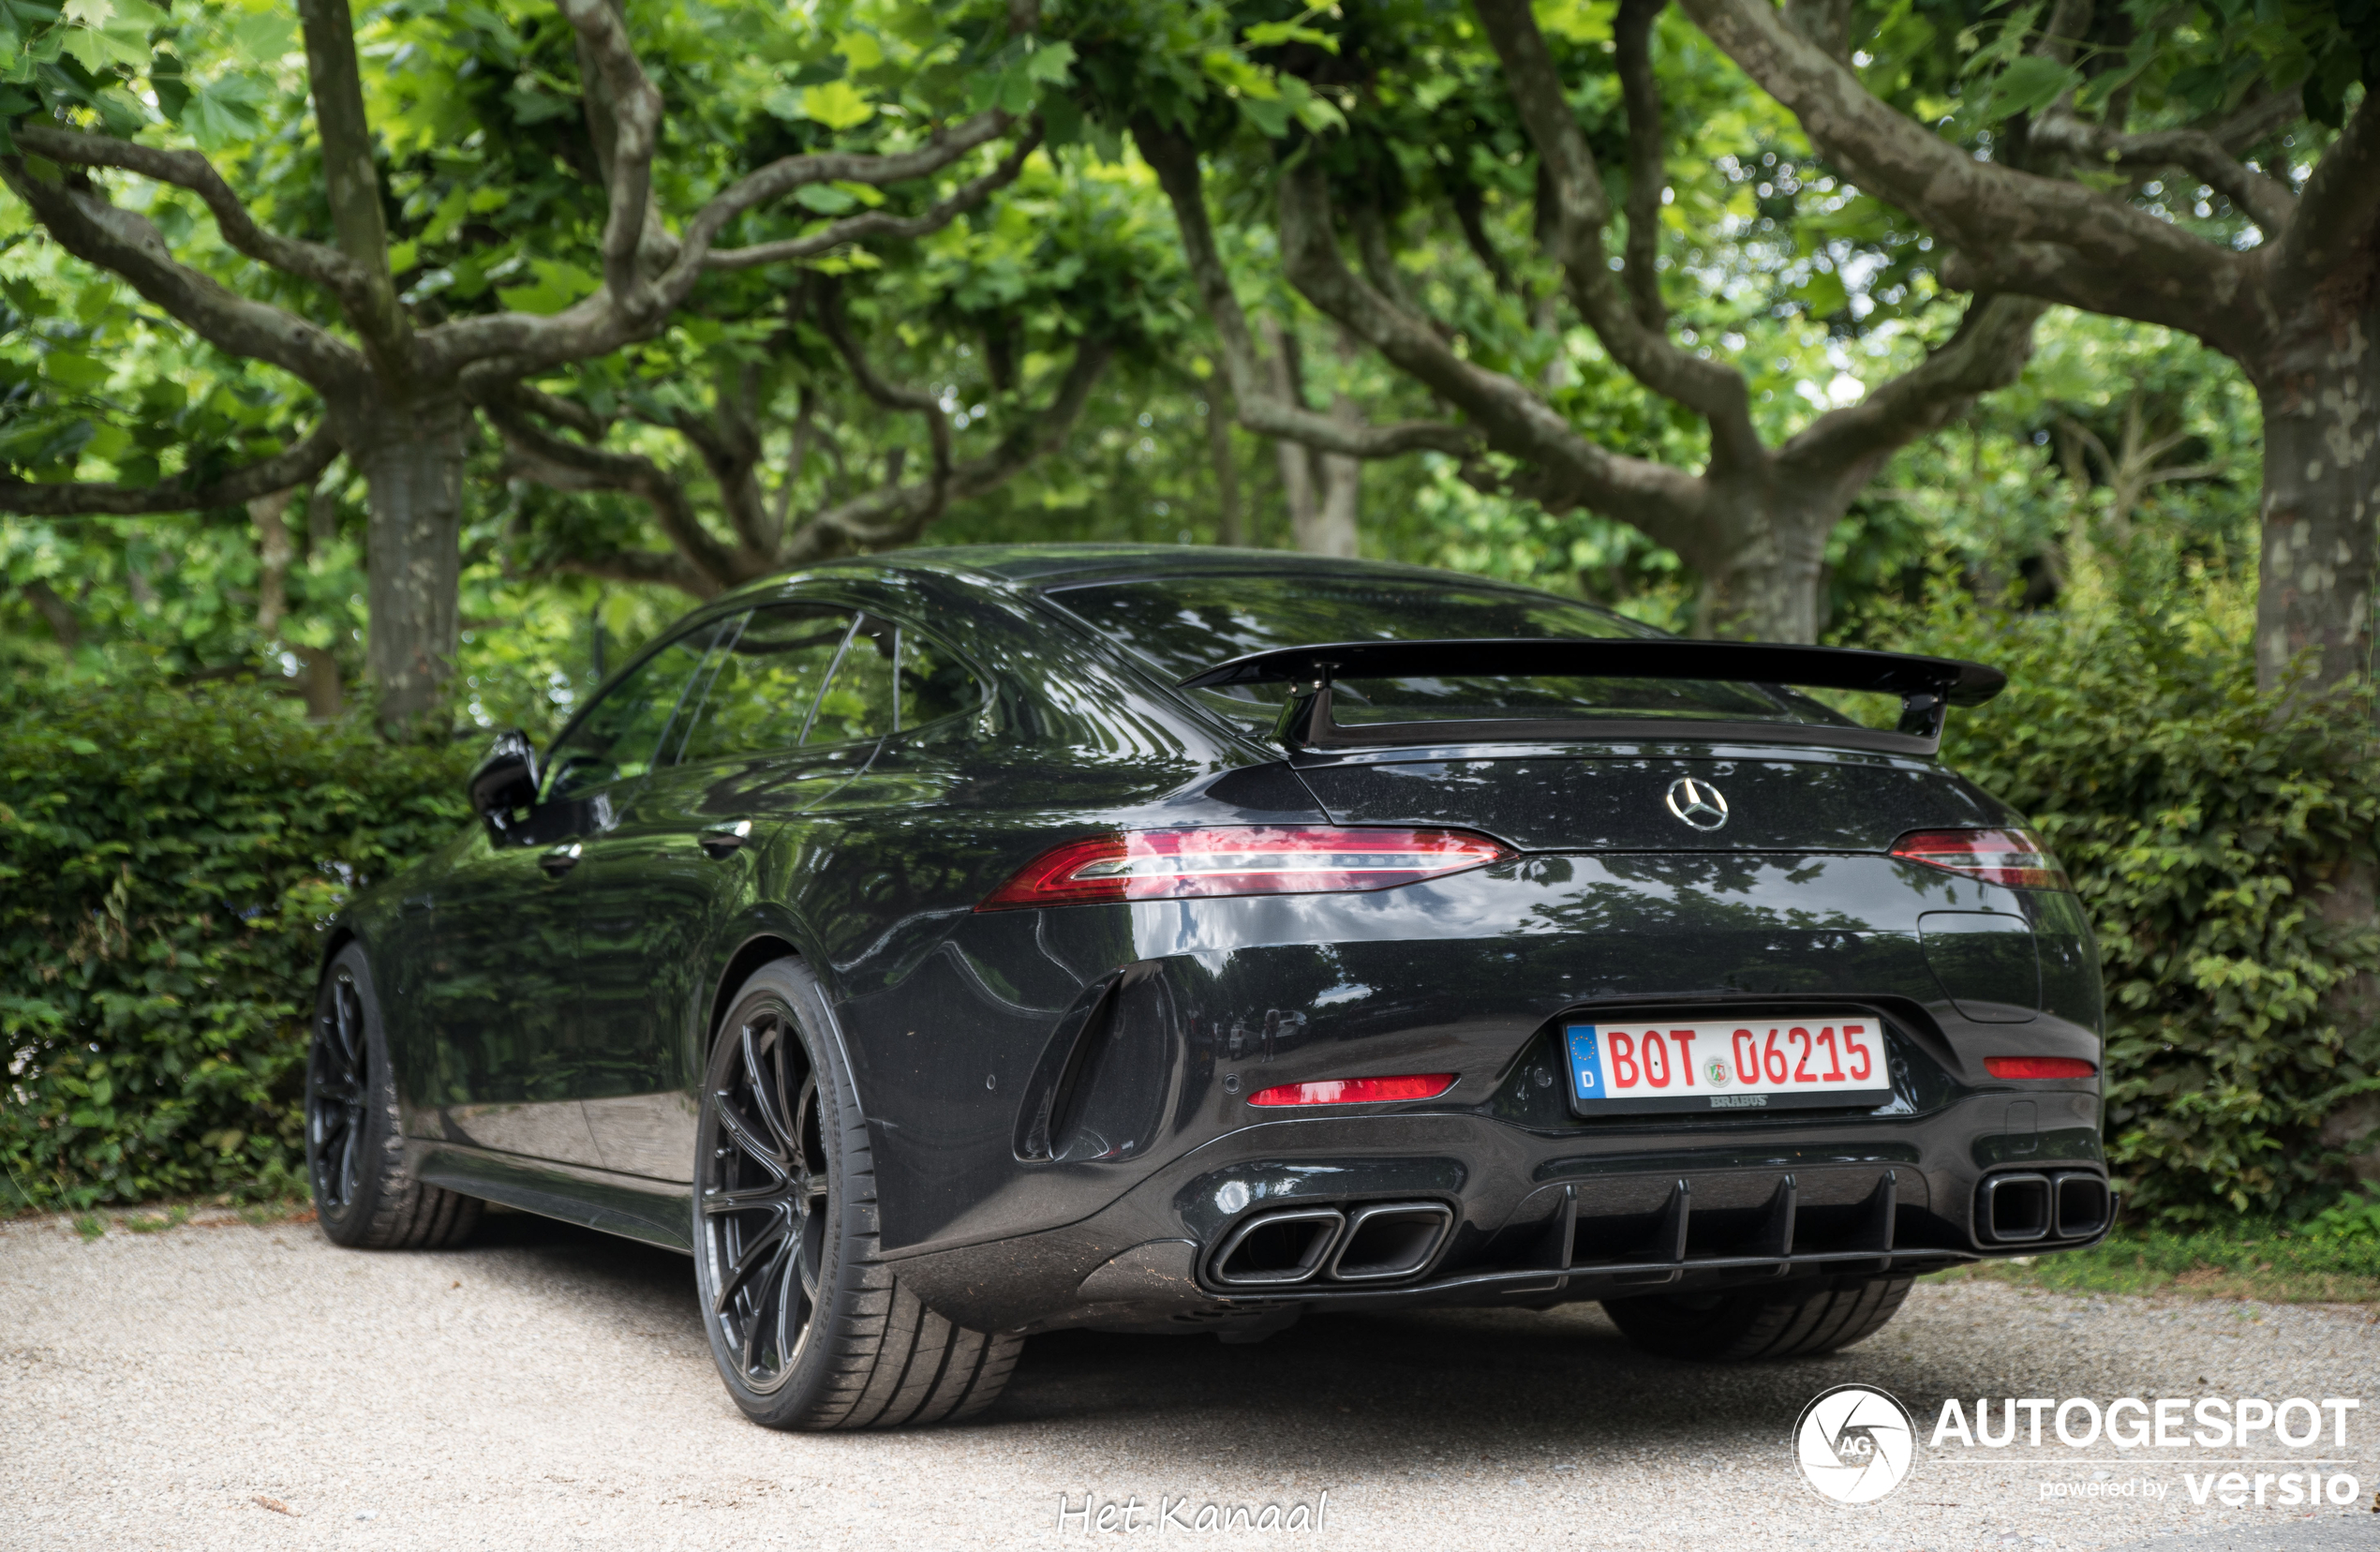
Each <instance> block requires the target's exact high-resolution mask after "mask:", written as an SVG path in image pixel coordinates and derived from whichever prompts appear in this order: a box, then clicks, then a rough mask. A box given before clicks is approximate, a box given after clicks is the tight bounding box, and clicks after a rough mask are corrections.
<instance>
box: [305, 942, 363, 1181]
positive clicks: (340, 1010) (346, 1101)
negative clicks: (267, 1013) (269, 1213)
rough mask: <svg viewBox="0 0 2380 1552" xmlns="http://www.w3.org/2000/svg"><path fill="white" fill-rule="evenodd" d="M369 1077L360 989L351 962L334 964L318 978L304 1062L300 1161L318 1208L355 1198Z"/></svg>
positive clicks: (359, 1178) (360, 1166)
mask: <svg viewBox="0 0 2380 1552" xmlns="http://www.w3.org/2000/svg"><path fill="white" fill-rule="evenodd" d="M369 1077H370V1063H369V1061H368V1059H367V1052H366V1047H365V1044H364V994H363V993H362V992H360V991H358V990H357V988H356V984H355V972H354V970H353V968H352V967H350V966H348V965H334V966H333V967H332V969H331V973H330V974H329V975H327V976H325V977H323V978H322V995H321V997H320V1000H319V1002H318V1003H317V1005H316V1007H315V1012H314V1050H313V1052H312V1053H311V1055H310V1056H309V1057H308V1058H307V1061H306V1064H305V1161H306V1171H307V1173H308V1175H309V1176H310V1177H311V1178H312V1180H313V1183H314V1204H315V1209H316V1211H317V1212H318V1213H343V1212H344V1211H345V1210H346V1209H347V1208H348V1207H349V1206H350V1204H351V1203H352V1202H353V1201H355V1193H356V1189H357V1187H358V1186H359V1184H360V1183H361V1171H362V1168H363V1162H364V1158H363V1149H364V1086H365V1083H366V1082H368V1080H369Z"/></svg>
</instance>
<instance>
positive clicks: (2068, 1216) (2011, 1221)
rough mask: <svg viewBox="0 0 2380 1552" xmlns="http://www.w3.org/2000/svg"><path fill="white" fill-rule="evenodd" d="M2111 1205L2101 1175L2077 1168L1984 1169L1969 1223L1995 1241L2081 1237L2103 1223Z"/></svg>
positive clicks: (2025, 1242)
mask: <svg viewBox="0 0 2380 1552" xmlns="http://www.w3.org/2000/svg"><path fill="white" fill-rule="evenodd" d="M2114 1210H2115V1199H2114V1198H2113V1197H2112V1196H2111V1195H2110V1194H2109V1192H2108V1190H2107V1181H2106V1179H2105V1176H2102V1175H2099V1174H2096V1173H2092V1172H2090V1171H2081V1170H2065V1171H2058V1172H2057V1173H2054V1174H2041V1173H2023V1174H1996V1175H1989V1176H1986V1178H1985V1180H1984V1183H1983V1184H1982V1185H1981V1186H1977V1187H1976V1192H1975V1227H1976V1228H1977V1230H1978V1231H1980V1233H1981V1237H1983V1238H1984V1239H1986V1240H1989V1241H1992V1242H1994V1243H1997V1244H2001V1245H2030V1244H2031V1243H2033V1242H2035V1241H2038V1240H2049V1239H2060V1240H2067V1239H2085V1238H2088V1237H2090V1235H2092V1234H2096V1233H2098V1232H2099V1231H2102V1230H2104V1229H2105V1228H2106V1227H2107V1224H2108V1220H2109V1219H2110V1217H2111V1216H2113V1214H2114Z"/></svg>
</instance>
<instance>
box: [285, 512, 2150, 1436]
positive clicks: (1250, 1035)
mask: <svg viewBox="0 0 2380 1552" xmlns="http://www.w3.org/2000/svg"><path fill="white" fill-rule="evenodd" d="M2000 685H2001V676H2000V675H1999V674H1997V673H1996V672H1994V671H1992V670H1990V669H1988V668H1985V667H1981V666H1979V665H1977V664H1968V663H1956V662H1950V661H1946V660H1941V659H1935V658H1922V657H1911V656H1902V655H1895V654H1888V653H1878V652H1857V651H1842V650H1833V649H1820V648H1810V647H1779V646H1764V645H1757V644H1741V643H1714V642H1695V641H1682V640H1677V639H1674V638H1671V637H1666V636H1663V635H1660V634H1658V633H1655V632H1652V631H1650V630H1647V629H1645V628H1644V627H1641V626H1638V625H1635V624H1632V623H1630V622H1629V621H1627V620H1625V619H1620V618H1618V617H1616V616H1614V615H1612V614H1610V613H1607V612H1605V611H1602V610H1599V609H1596V608H1592V607H1589V606H1587V605H1585V604H1580V603H1577V602H1575V601H1572V600H1569V599H1564V598H1558V597H1554V596H1552V595H1550V594H1545V593H1540V592H1536V591H1532V590H1529V589H1521V588H1514V587H1507V586H1501V585H1497V584H1495V583H1491V582H1485V581H1481V580H1479V579H1476V578H1472V577H1465V576H1457V575H1448V574H1444V573H1437V572H1430V571H1422V570H1417V569H1413V568H1407V567H1400V566H1391V565H1376V564H1365V563H1358V562H1352V561H1335V560H1316V559H1311V558H1304V557H1298V556H1291V555H1284V554H1274V553H1263V554H1257V553H1251V552H1234V551H1213V550H1189V549H1165V548H1150V547H1130V546H1079V547H1070V548H1000V549H990V548H987V549H949V550H940V551H934V550H923V551H910V552H906V553H902V554H899V555H894V556H888V557H883V558H878V559H874V560H860V561H853V562H849V563H842V564H834V565H827V566H822V567H820V568H818V569H817V570H815V571H811V572H809V573H807V574H804V575H798V576H794V577H791V578H787V579H783V580H780V581H775V582H771V583H767V584H766V585H762V586H757V587H753V588H750V589H745V590H743V591H741V592H738V593H736V594H733V595H731V596H729V597H725V598H722V599H720V600H718V601H717V602H715V603H713V604H707V605H705V606H704V607H702V608H701V609H699V610H697V611H695V612H694V613H693V614H692V615H691V616H689V617H688V618H687V619H685V620H684V621H683V622H682V623H681V624H680V625H679V626H677V628H676V629H674V630H672V631H671V632H669V633H668V634H667V635H666V636H665V638H664V639H662V641H661V642H660V644H659V645H657V646H655V647H653V648H652V649H649V650H647V652H645V653H644V654H643V655H642V656H641V657H640V658H638V659H637V660H636V661H635V662H634V663H632V664H630V665H629V666H628V668H627V669H626V670H625V671H624V672H622V673H620V674H619V675H618V676H617V677H616V678H615V679H612V680H611V681H610V682H609V683H608V684H607V685H606V686H605V687H604V688H603V689H602V692H601V693H599V694H596V695H595V696H594V697H593V698H592V699H591V701H590V702H589V703H588V706H587V707H586V708H585V709H583V710H582V711H581V712H580V713H579V715H578V716H577V717H576V719H575V720H574V721H573V723H572V724H571V725H570V726H569V728H568V729H567V730H566V731H565V732H564V733H563V734H562V735H561V737H560V738H559V739H557V740H556V741H555V744H554V747H553V748H552V749H551V750H549V751H547V752H546V753H545V754H544V755H543V758H540V757H539V755H538V754H537V753H536V752H535V751H534V750H533V749H531V748H530V746H529V744H528V741H527V740H526V739H523V738H521V737H520V736H518V735H507V736H506V737H504V738H503V739H499V740H498V743H497V746H496V749H495V751H494V753H493V754H490V755H489V757H488V758H487V760H486V761H485V762H484V763H483V765H482V766H481V767H480V769H478V771H477V772H476V773H475V774H474V775H473V776H472V778H471V798H472V801H473V804H474V806H475V807H476V808H477V810H478V811H479V813H481V815H482V816H483V821H484V822H483V824H481V825H479V826H476V827H474V828H472V829H470V830H469V832H468V833H466V834H463V835H458V836H457V837H455V839H454V842H453V843H451V844H449V845H447V846H446V847H444V848H443V849H442V850H440V851H439V852H438V853H437V854H436V855H435V856H434V857H432V858H430V859H429V860H427V861H426V862H424V863H423V864H422V865H420V866H418V867H416V868H414V869H413V870H412V871H410V872H409V873H405V874H403V875H401V876H399V877H397V878H395V879H394V880H393V881H391V882H389V883H386V884H383V885H381V886H379V888H374V889H372V890H370V891H369V892H368V893H366V894H364V895H363V896H362V897H360V898H359V899H358V900H357V901H356V902H355V903H353V905H352V907H351V908H350V909H349V910H348V911H347V912H346V913H345V914H344V915H343V916H342V918H340V919H339V921H338V922H337V924H336V927H335V931H334V933H332V934H331V940H330V943H329V946H328V955H327V960H326V963H325V967H324V971H323V977H322V982H321V989H320V1001H319V1005H318V1006H319V1021H318V1022H319V1029H318V1033H317V1036H316V1038H315V1043H314V1047H313V1052H312V1055H311V1058H310V1062H309V1067H308V1082H307V1097H306V1105H307V1121H308V1132H307V1137H308V1152H309V1157H310V1163H311V1168H312V1171H313V1182H314V1189H315V1193H316V1198H317V1201H318V1204H319V1207H320V1216H321V1222H322V1225H323V1228H324V1230H325V1231H327V1232H328V1233H329V1234H330V1235H331V1237H332V1238H333V1239H335V1240H337V1241H339V1242H340V1243H342V1244H347V1245H356V1246H426V1245H435V1244H443V1243H452V1242H453V1241H454V1240H455V1239H457V1238H459V1237H460V1236H462V1235H463V1234H465V1233H467V1232H468V1231H469V1228H470V1226H471V1223H472V1221H473V1219H474V1218H475V1217H476V1216H477V1214H478V1211H479V1203H480V1201H482V1200H485V1201H498V1202H504V1203H509V1204H511V1205H513V1206H515V1207H521V1208H527V1209H529V1210H532V1211H535V1212H538V1213H544V1214H549V1215H552V1216H556V1217H560V1218H567V1219H570V1220H573V1221H574V1222H577V1223H582V1224H589V1225H592V1226H594V1227H596V1228H599V1229H604V1230H609V1231H614V1232H617V1233H620V1234H626V1235H630V1236H632V1237H634V1238H637V1239H641V1240H646V1241H649V1242H652V1243H654V1244H658V1245H664V1246H674V1247H676V1248H677V1249H680V1250H686V1251H690V1252H692V1257H693V1261H694V1273H695V1280H696V1283H697V1286H698V1288H699V1290H700V1295H701V1300H702V1306H703V1309H704V1312H705V1318H706V1320H707V1325H708V1330H709V1333H710V1341H711V1349H712V1351H713V1354H714V1355H715V1356H716V1358H717V1360H718V1364H719V1369H720V1372H721V1375H722V1377H723V1378H724V1379H725V1380H726V1383H727V1388H728V1390H729V1391H730V1392H731V1393H732V1394H733V1395H734V1396H735V1398H736V1402H737V1404H738V1405H739V1406H741V1407H742V1408H743V1409H744V1410H745V1411H746V1412H748V1413H749V1414H750V1415H751V1416H752V1417H753V1418H755V1419H757V1420H758V1421H760V1422H763V1423H766V1424H770V1425H779V1426H793V1427H809V1428H829V1427H849V1426H860V1425H885V1424H900V1423H922V1422H930V1421H934V1420H937V1419H944V1418H955V1417H962V1416H965V1415H967V1414H968V1413H970V1412H972V1411H974V1410H977V1409H979V1408H981V1407H983V1406H985V1405H986V1404H988V1403H989V1401H990V1400H991V1399H992V1397H993V1396H994V1395H996V1394H997V1393H998V1391H999V1389H1000V1387H1001V1385H1002V1383H1003V1381H1004V1380H1005V1378H1006V1376H1007V1374H1008V1372H1009V1369H1010V1368H1011V1366H1012V1365H1014V1364H1015V1362H1016V1360H1017V1354H1018V1351H1019V1347H1020V1346H1021V1343H1022V1341H1023V1338H1024V1337H1025V1336H1027V1335H1029V1334H1031V1333H1033V1332H1036V1331H1047V1330H1050V1329H1053V1328H1057V1327H1064V1326H1071V1325H1091V1326H1097V1327H1101V1328H1105V1329H1123V1330H1132V1331H1149V1332H1181V1333H1199V1332H1212V1333H1214V1334H1216V1335H1217V1336H1221V1337H1222V1338H1223V1339H1224V1340H1226V1341H1250V1340H1256V1339H1257V1338H1260V1337H1262V1336H1267V1335H1269V1334H1270V1333H1272V1332H1274V1331H1277V1330H1279V1329H1280V1328H1281V1327H1283V1326H1285V1325H1287V1324H1288V1323H1289V1322H1290V1321H1294V1320H1296V1319H1297V1318H1298V1317H1299V1316H1300V1315H1301V1314H1302V1313H1303V1312H1305V1311H1308V1310H1331V1309H1360V1308H1387V1307H1397V1306H1429V1305H1472V1306H1482V1305H1485V1306H1499V1305H1517V1306H1525V1307H1529V1308H1544V1307H1548V1306H1554V1305H1557V1304H1561V1303H1564V1302H1566V1301H1569V1300H1578V1299H1599V1300H1601V1301H1602V1302H1603V1304H1604V1306H1605V1308H1606V1309H1607V1310H1609V1311H1610V1313H1611V1316H1612V1318H1613V1320H1614V1321H1616V1322H1617V1324H1618V1325H1619V1327H1620V1329H1621V1330H1622V1331H1623V1332H1625V1333H1626V1334H1627V1335H1628V1336H1629V1338H1630V1339H1632V1340H1633V1341H1635V1342H1637V1343H1639V1344H1640V1345H1643V1346H1644V1347H1646V1348H1649V1349H1652V1350H1654V1351H1659V1352H1663V1353H1669V1354H1673V1355H1677V1356H1681V1357H1688V1358H1699V1359H1708V1360H1742V1359H1753V1358H1766V1357H1780V1356H1787V1355H1792V1354H1802V1353H1811V1352H1822V1351H1829V1350H1831V1349H1834V1348H1837V1347H1840V1346H1842V1345H1844V1344H1845V1343H1849V1342H1853V1341H1857V1340H1859V1339H1860V1338H1861V1337H1863V1336H1867V1335H1868V1334H1869V1333H1871V1332H1873V1331H1875V1330H1876V1329H1877V1328H1878V1327H1879V1326H1881V1325H1882V1323H1883V1322H1884V1321H1886V1320H1887V1319H1889V1318H1890V1317H1891V1315H1892V1314H1893V1312H1894V1310H1895V1309H1896V1308H1897V1306H1899V1304H1900V1302H1901V1300H1902V1298H1903V1297H1904V1295H1905V1294H1906V1293H1907V1291H1908V1290H1909V1287H1910V1280H1911V1277H1912V1276H1914V1275H1916V1274H1917V1273H1920V1272H1923V1271H1926V1270H1929V1269H1933V1268H1939V1267H1944V1266H1948V1265H1951V1264H1952V1263H1954V1262H1959V1261H1972V1260H1974V1259H1976V1258H1978V1257H1983V1256H1991V1255H2004V1254H2012V1253H2030V1252H2037V1251H2040V1250H2043V1249H2049V1248H2060V1247H2068V1246H2076V1245H2080V1244H2084V1243H2087V1242H2090V1241H2091V1240H2093V1239H2095V1238H2097V1237H2099V1236H2100V1235H2102V1234H2104V1233H2105V1231H2106V1229H2107V1227H2108V1224H2109V1222H2110V1219H2111V1217H2112V1215H2113V1207H2114V1203H2113V1201H2112V1199H2111V1197H2110V1195H2109V1192H2108V1186H2107V1175H2106V1171H2105V1162H2104V1157H2103V1155H2102V1153H2101V1149H2100V1142H2099V1104H2100V1097H2099V1060H2100V1033H2099V1031H2100V1013H2101V1003H2100V987H2099V978H2098V970H2097V963H2098V960H2097V955H2096V953H2095V952H2094V950H2093V948H2092V944H2091V940H2090V929H2089V927H2088V925H2087V923H2086V921H2085V919H2084V917H2083V913H2082V911H2081V909H2080V908H2079V905H2078V903H2077V902H2076V901H2075V898H2074V896H2073V895H2072V894H2071V893H2070V892H2068V889H2067V886H2066V881H2065V878H2064V876H2063V875H2062V874H2061V873H2060V872H2059V869H2058V864H2057V863H2056V861H2055V860H2054V859H2053V858H2050V857H2049V856H2048V855H2046V854H2045V851H2044V849H2043V847H2042V845H2041V844H2040V843H2039V842H2038V841H2037V840H2035V839H2034V838H2033V837H2032V836H2031V835H2030V834H2028V833H2027V832H2026V831H2025V830H2024V829H2022V828H2019V827H2020V823H2021V822H2020V821H2019V819H2018V818H2017V817H2016V815H2014V814H2012V813H2009V811H2008V810H2007V809H2005V808H2004V807H2002V806H2001V804H1999V803H1997V802H1995V801H1993V800H1992V799H1991V798H1988V797H1986V796H1985V795H1984V794H1983V793H1981V792H1979V791H1978V790H1976V789H1975V788H1974V787H1973V786H1971V785H1970V784H1969V783H1966V782H1965V781H1962V780H1961V779H1960V778H1959V777H1957V776H1956V775H1954V774H1953V773H1952V772H1950V771H1948V770H1945V769H1942V767H1941V765H1940V764H1939V763H1938V762H1937V760H1936V758H1935V749H1936V744H1937V741H1938V739H1939V736H1940V734H1941V725H1942V719H1943V717H1944V716H1945V714H1946V709H1947V708H1948V707H1949V706H1953V705H1960V704H1973V703H1976V702H1979V701H1982V700H1985V699H1986V698H1988V697H1989V696H1990V695H1991V694H1993V693H1994V692H1995V691H1996V690H1997V689H1999V687H2000ZM1806 692H1809V693H1806ZM1879 696H1882V697H1886V699H1884V700H1883V701H1882V702H1881V703H1880V702H1879V700H1878V697H1879ZM1896 702H1897V709H1896V710H1894V711H1893V713H1892V716H1891V717H1888V718H1886V719H1882V720H1887V721H1890V720H1892V719H1893V718H1897V723H1896V724H1895V725H1892V726H1891V727H1889V728H1888V729H1880V728H1877V727H1871V726H1869V725H1867V724H1865V723H1864V722H1863V721H1861V720H1858V719H1855V718H1854V717H1853V716H1852V715H1849V714H1846V712H1844V711H1842V710H1839V709H1837V707H1838V706H1849V707H1852V708H1854V709H1857V708H1861V707H1868V708H1872V707H1874V706H1876V705H1878V704H1883V705H1885V706H1887V707H1891V706H1893V704H1894V703H1896ZM1870 720H1878V719H1870Z"/></svg>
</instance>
